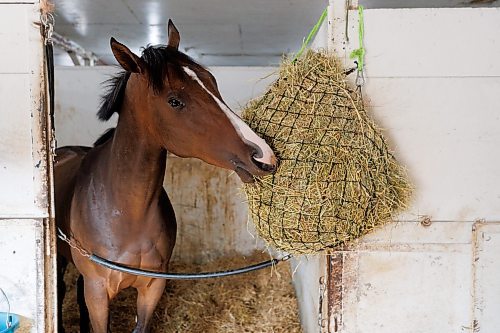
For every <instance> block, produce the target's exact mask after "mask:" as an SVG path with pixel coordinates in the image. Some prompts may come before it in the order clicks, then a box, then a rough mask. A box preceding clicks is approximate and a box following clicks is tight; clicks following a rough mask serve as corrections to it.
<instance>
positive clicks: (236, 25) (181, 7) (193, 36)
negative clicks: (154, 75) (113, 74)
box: [55, 0, 327, 66]
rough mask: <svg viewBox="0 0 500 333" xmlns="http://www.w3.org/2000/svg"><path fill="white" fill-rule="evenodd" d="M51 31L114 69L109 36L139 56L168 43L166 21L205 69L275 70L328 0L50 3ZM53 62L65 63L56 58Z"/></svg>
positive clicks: (89, 0) (61, 0)
mask: <svg viewBox="0 0 500 333" xmlns="http://www.w3.org/2000/svg"><path fill="white" fill-rule="evenodd" d="M55 5H56V16H55V19H56V25H55V31H56V32H57V33H59V34H61V35H62V36H64V37H67V38H69V39H71V40H73V41H74V42H76V43H78V44H80V45H81V46H82V47H84V48H85V49H86V50H87V51H92V52H94V53H95V54H96V55H97V56H98V57H99V58H101V59H102V60H103V61H104V62H105V63H107V64H114V63H115V62H114V58H113V55H112V53H111V50H110V48H109V38H110V37H111V36H113V37H115V38H116V39H118V41H120V42H122V43H124V44H126V45H127V46H129V47H130V48H131V49H132V50H133V51H135V52H139V49H140V47H142V46H145V45H147V44H160V43H161V44H164V43H166V41H167V31H166V24H167V22H168V19H169V18H171V19H172V20H173V22H174V23H175V25H176V26H177V28H178V29H179V31H180V35H181V45H180V48H181V49H182V50H183V51H187V53H188V54H189V55H191V56H192V57H194V58H195V59H198V60H199V61H200V62H202V63H203V64H205V65H250V66H251V65H261V66H268V65H276V64H278V63H279V61H280V58H281V56H282V55H283V54H284V53H289V52H295V51H297V50H298V49H299V48H300V45H301V42H302V40H303V38H304V37H305V36H306V35H307V33H308V32H309V30H310V29H311V27H312V26H313V25H314V24H315V23H316V21H317V20H318V18H319V16H320V15H321V12H322V11H323V9H324V8H325V7H326V5H327V0H203V1H200V0H145V1H138V0H55ZM56 63H58V64H69V65H71V64H72V62H71V60H70V58H69V57H68V56H67V55H65V54H64V53H63V52H58V53H57V58H56Z"/></svg>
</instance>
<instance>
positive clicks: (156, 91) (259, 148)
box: [111, 21, 277, 182]
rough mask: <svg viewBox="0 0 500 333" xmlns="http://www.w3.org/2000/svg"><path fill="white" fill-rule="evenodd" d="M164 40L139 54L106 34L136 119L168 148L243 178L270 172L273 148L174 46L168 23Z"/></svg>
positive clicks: (172, 29) (174, 32) (248, 179)
mask: <svg viewBox="0 0 500 333" xmlns="http://www.w3.org/2000/svg"><path fill="white" fill-rule="evenodd" d="M168 38H169V40H168V45H166V46H149V47H147V48H145V49H144V50H143V52H142V56H141V57H139V56H137V55H135V54H134V53H133V52H131V51H130V50H129V49H128V48H127V47H126V46H125V45H123V44H120V43H119V42H117V41H116V40H115V39H114V38H111V49H112V51H113V54H114V56H115V58H116V60H117V61H118V63H119V64H120V65H121V66H122V67H123V68H124V69H125V70H126V71H127V72H129V73H130V77H129V79H128V82H127V87H126V96H127V98H126V100H127V103H135V104H136V106H138V107H136V109H138V110H140V114H138V115H135V117H136V119H135V120H136V121H139V122H142V125H144V126H143V128H146V129H147V131H148V133H147V134H148V135H151V136H152V138H153V139H154V140H156V142H157V143H158V144H160V145H161V146H162V147H164V148H165V149H167V150H168V151H171V152H172V153H174V154H176V155H178V156H181V157H196V158H199V159H201V160H203V161H205V162H207V163H210V164H213V165H216V166H219V167H222V168H226V169H230V170H234V171H236V173H237V174H238V175H239V176H240V178H241V179H242V180H243V181H244V182H251V181H252V180H253V177H252V176H262V175H266V174H269V173H271V172H273V171H274V170H275V169H276V164H277V160H276V156H275V155H274V153H273V151H272V149H271V148H270V147H269V145H268V144H267V143H266V142H265V141H264V140H263V139H262V138H260V137H259V136H258V135H257V134H256V133H255V132H254V131H252V129H250V127H248V125H247V124H246V123H244V122H243V120H241V118H240V117H238V116H237V115H236V114H235V113H234V112H233V111H231V110H230V109H229V107H228V106H227V105H226V103H224V101H223V100H222V97H221V95H220V93H219V90H218V88H217V82H216V81H215V78H214V77H213V75H212V74H210V72H209V71H208V70H207V69H205V68H204V67H202V66H200V65H199V64H197V63H196V62H194V61H193V60H192V59H191V58H190V57H188V56H187V55H185V54H184V53H182V52H180V51H179V50H178V46H179V41H180V36H179V32H178V31H177V29H176V28H175V26H174V25H173V23H172V22H171V21H169V24H168Z"/></svg>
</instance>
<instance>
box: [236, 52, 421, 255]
mask: <svg viewBox="0 0 500 333" xmlns="http://www.w3.org/2000/svg"><path fill="white" fill-rule="evenodd" d="M243 119H244V120H245V121H247V122H248V123H249V125H250V127H252V128H253V129H254V130H255V131H256V132H257V133H258V134H260V135H261V136H263V137H264V138H266V140H267V141H268V143H269V144H270V145H271V146H272V147H273V148H274V149H275V151H276V152H277V155H278V157H279V159H280V166H279V168H278V171H277V172H276V174H274V175H270V176H266V177H263V178H260V179H257V180H256V182H255V183H254V184H251V185H245V188H244V189H245V192H246V194H247V199H248V203H249V207H250V213H251V216H252V219H253V221H254V223H255V226H256V229H257V231H258V233H259V235H260V236H261V237H262V238H264V239H265V240H266V241H267V242H268V243H270V244H271V245H273V246H275V247H277V248H279V249H281V250H284V251H287V252H290V253H293V254H309V253H318V252H321V251H325V250H327V249H333V248H335V247H337V246H340V245H343V244H345V243H346V242H349V241H351V240H354V239H357V238H359V237H361V236H363V235H365V234H367V233H368V232H370V231H372V230H373V229H375V228H377V227H379V226H381V225H383V224H385V223H387V222H389V221H390V220H391V218H392V217H393V216H394V214H396V213H397V212H399V211H401V210H402V209H404V208H406V207H407V205H408V202H409V199H410V196H411V192H412V186H411V185H410V183H409V181H408V180H407V175H406V170H405V168H404V167H402V166H401V165H399V164H398V163H397V161H396V159H395V158H394V156H393V154H392V152H391V151H390V150H389V148H388V147H387V143H386V141H385V139H384V138H383V136H382V134H381V130H380V129H379V128H378V127H377V126H376V124H375V123H374V122H373V120H372V119H371V118H370V117H369V116H368V114H367V112H366V110H365V108H364V105H363V101H362V98H361V96H360V94H359V92H358V91H357V90H356V89H354V88H353V87H351V85H350V84H349V83H348V80H347V79H346V75H345V71H344V69H343V68H342V66H341V65H340V62H339V61H338V60H337V59H336V58H334V57H331V56H327V55H325V54H324V53H320V52H314V51H308V52H307V53H306V54H305V55H304V56H303V57H302V58H301V59H299V60H298V61H297V62H295V63H292V62H290V61H287V60H285V61H284V63H283V64H282V66H281V68H280V75H279V79H278V80H277V81H276V82H275V83H274V84H273V85H272V86H271V87H270V88H269V90H268V91H267V93H266V94H265V95H264V96H263V97H262V98H260V99H258V100H255V101H252V102H251V103H250V104H249V106H248V107H247V108H246V109H245V110H244V112H243Z"/></svg>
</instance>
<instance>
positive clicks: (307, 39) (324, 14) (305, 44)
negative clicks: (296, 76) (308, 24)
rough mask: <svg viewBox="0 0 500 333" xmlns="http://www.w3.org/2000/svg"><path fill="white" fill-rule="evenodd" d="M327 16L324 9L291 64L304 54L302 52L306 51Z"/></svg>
mask: <svg viewBox="0 0 500 333" xmlns="http://www.w3.org/2000/svg"><path fill="white" fill-rule="evenodd" d="M327 15H328V8H325V10H324V11H323V13H321V16H320V18H319V20H318V22H316V24H315V25H314V27H313V28H312V30H311V32H310V33H309V35H308V36H307V38H306V39H305V40H304V42H303V43H302V47H301V48H300V50H299V52H297V54H296V55H295V57H294V58H293V60H292V62H295V61H297V59H298V58H299V57H300V56H301V55H302V53H303V52H304V50H305V49H306V47H307V46H308V45H309V43H310V42H311V40H312V39H313V38H314V36H316V34H317V33H318V30H319V28H320V27H321V25H322V24H323V22H324V21H325V18H326V16H327Z"/></svg>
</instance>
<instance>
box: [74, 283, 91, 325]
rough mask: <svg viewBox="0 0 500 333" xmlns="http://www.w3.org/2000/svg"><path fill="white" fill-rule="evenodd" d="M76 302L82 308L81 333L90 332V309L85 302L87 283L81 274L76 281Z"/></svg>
mask: <svg viewBox="0 0 500 333" xmlns="http://www.w3.org/2000/svg"><path fill="white" fill-rule="evenodd" d="M76 302H77V303H78V308H79V309H80V333H89V332H90V326H89V325H90V318H89V309H87V305H86V304H85V285H84V283H83V275H81V274H80V276H78V280H77V281H76Z"/></svg>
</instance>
